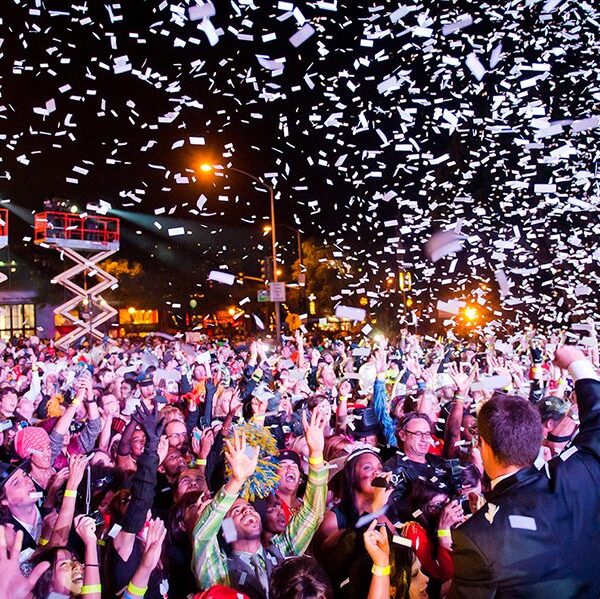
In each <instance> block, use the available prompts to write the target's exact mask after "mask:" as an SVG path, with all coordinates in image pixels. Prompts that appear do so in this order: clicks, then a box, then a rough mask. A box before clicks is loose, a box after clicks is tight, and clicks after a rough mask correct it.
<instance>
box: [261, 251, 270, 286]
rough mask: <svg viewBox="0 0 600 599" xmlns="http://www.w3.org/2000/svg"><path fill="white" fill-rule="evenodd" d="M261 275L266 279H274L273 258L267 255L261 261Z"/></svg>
mask: <svg viewBox="0 0 600 599" xmlns="http://www.w3.org/2000/svg"><path fill="white" fill-rule="evenodd" d="M260 275H261V277H262V278H263V279H264V280H265V281H272V280H273V258H271V256H266V257H265V259H264V260H261V261H260Z"/></svg>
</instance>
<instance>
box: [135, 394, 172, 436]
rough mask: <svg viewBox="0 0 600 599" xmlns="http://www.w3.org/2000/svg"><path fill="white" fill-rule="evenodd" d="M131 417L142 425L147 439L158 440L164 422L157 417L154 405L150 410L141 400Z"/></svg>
mask: <svg viewBox="0 0 600 599" xmlns="http://www.w3.org/2000/svg"><path fill="white" fill-rule="evenodd" d="M131 417H132V418H133V420H135V421H136V422H137V423H138V424H139V425H140V426H141V427H142V430H143V431H144V432H145V433H146V437H147V438H148V440H150V439H155V440H156V442H158V439H159V438H160V436H161V435H162V433H163V430H164V428H165V423H164V420H163V419H162V418H161V419H159V414H158V410H157V409H156V407H154V409H152V411H150V410H149V409H148V408H147V407H146V405H145V404H144V403H143V402H142V403H141V404H140V405H139V407H138V408H137V410H136V411H135V412H134V413H133V415H132V416H131Z"/></svg>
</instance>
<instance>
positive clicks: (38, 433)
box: [14, 426, 50, 458]
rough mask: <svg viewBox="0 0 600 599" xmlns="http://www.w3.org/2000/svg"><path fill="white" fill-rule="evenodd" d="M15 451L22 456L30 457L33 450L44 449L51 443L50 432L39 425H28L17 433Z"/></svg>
mask: <svg viewBox="0 0 600 599" xmlns="http://www.w3.org/2000/svg"><path fill="white" fill-rule="evenodd" d="M14 443H15V451H16V452H17V454H18V455H19V457H21V458H28V457H29V456H30V455H31V450H32V449H33V450H34V451H40V452H41V451H44V449H45V448H46V447H48V445H49V444H50V437H49V436H48V433H47V432H46V431H45V430H44V429H43V428H41V427H39V426H27V427H25V428H23V429H21V430H19V431H17V434H16V435H15V441H14Z"/></svg>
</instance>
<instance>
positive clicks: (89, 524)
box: [75, 515, 96, 546]
mask: <svg viewBox="0 0 600 599" xmlns="http://www.w3.org/2000/svg"><path fill="white" fill-rule="evenodd" d="M75 531H76V532H77V534H78V535H79V538H80V539H81V540H82V541H83V542H84V544H85V545H94V546H95V545H96V523H95V522H94V519H93V518H90V517H89V516H83V515H82V516H77V517H76V518H75Z"/></svg>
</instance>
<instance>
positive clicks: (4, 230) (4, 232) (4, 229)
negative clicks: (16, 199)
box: [0, 208, 8, 249]
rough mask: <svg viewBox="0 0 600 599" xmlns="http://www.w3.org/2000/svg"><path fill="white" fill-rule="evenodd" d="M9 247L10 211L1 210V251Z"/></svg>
mask: <svg viewBox="0 0 600 599" xmlns="http://www.w3.org/2000/svg"><path fill="white" fill-rule="evenodd" d="M7 245H8V210H7V209H6V208H0V249H2V248H5V247H6V246H7Z"/></svg>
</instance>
